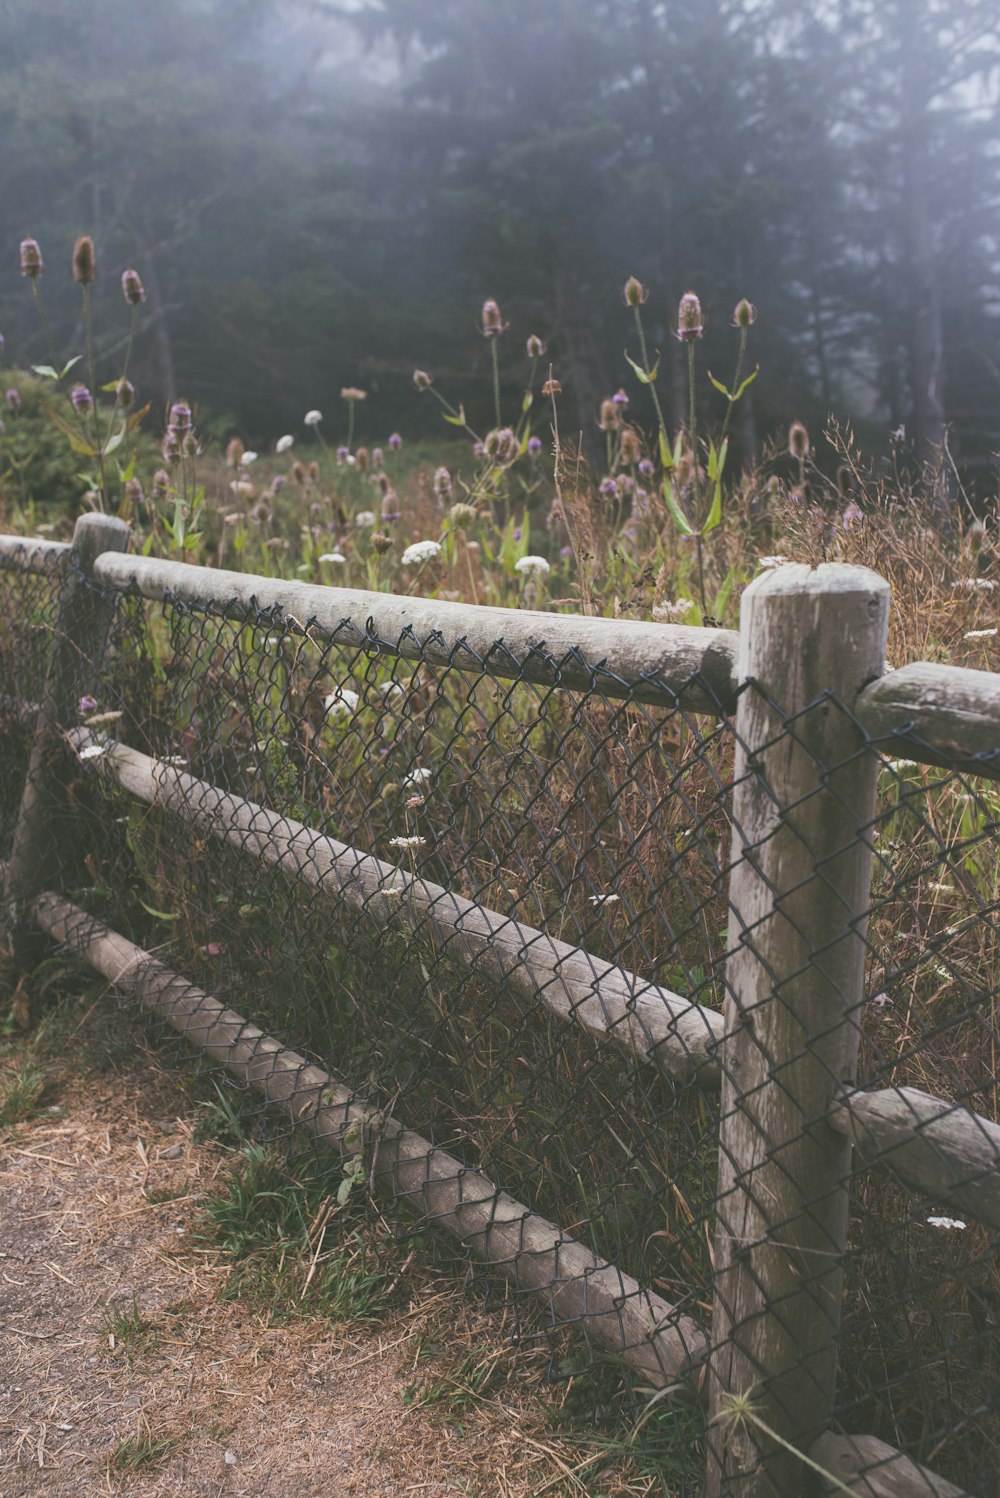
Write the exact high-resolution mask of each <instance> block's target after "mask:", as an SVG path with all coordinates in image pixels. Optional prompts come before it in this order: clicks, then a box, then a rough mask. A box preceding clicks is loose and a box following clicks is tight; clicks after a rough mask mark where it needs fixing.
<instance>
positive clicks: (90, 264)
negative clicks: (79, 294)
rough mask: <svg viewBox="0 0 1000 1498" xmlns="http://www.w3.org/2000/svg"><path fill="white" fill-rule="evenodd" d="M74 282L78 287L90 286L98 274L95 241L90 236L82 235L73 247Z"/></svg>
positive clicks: (72, 267)
mask: <svg viewBox="0 0 1000 1498" xmlns="http://www.w3.org/2000/svg"><path fill="white" fill-rule="evenodd" d="M71 269H72V272H73V280H74V281H75V282H76V283H77V285H78V286H89V285H90V283H91V281H93V279H94V276H95V275H96V274H97V267H96V265H95V263H94V241H93V240H92V239H91V237H90V235H89V234H81V235H80V238H79V239H78V240H77V242H76V244H75V245H74V246H73V259H72V262H71Z"/></svg>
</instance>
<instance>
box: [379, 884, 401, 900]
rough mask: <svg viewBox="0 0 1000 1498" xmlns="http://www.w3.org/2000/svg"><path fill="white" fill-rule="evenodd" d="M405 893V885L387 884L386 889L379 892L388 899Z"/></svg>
mask: <svg viewBox="0 0 1000 1498" xmlns="http://www.w3.org/2000/svg"><path fill="white" fill-rule="evenodd" d="M405 893H406V885H405V884H387V885H386V886H385V888H384V889H380V890H379V894H380V895H385V896H386V897H387V898H388V896H389V895H404V894H405Z"/></svg>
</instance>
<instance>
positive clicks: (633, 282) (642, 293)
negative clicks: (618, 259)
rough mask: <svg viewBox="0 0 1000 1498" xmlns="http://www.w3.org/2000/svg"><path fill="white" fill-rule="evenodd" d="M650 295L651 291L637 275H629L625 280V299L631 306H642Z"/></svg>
mask: <svg viewBox="0 0 1000 1498" xmlns="http://www.w3.org/2000/svg"><path fill="white" fill-rule="evenodd" d="M648 296H649V292H648V291H647V290H646V288H645V286H643V284H642V282H641V281H640V280H639V279H638V278H637V277H636V276H629V278H628V280H627V281H626V282H625V301H626V302H627V303H628V305H629V306H630V307H641V306H642V304H643V302H644V301H645V300H646V298H647V297H648Z"/></svg>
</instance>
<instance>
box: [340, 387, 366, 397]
mask: <svg viewBox="0 0 1000 1498" xmlns="http://www.w3.org/2000/svg"><path fill="white" fill-rule="evenodd" d="M340 398H341V400H343V401H363V400H367V399H368V392H367V391H365V390H359V389H358V388H357V386H356V385H345V386H344V388H343V390H341V392H340Z"/></svg>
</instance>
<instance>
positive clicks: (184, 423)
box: [169, 401, 191, 433]
mask: <svg viewBox="0 0 1000 1498" xmlns="http://www.w3.org/2000/svg"><path fill="white" fill-rule="evenodd" d="M169 425H170V426H171V427H172V428H173V430H174V432H175V433H176V432H189V431H190V430H191V407H190V406H189V405H188V403H187V401H174V403H173V405H172V406H171V407H170V423H169Z"/></svg>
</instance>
